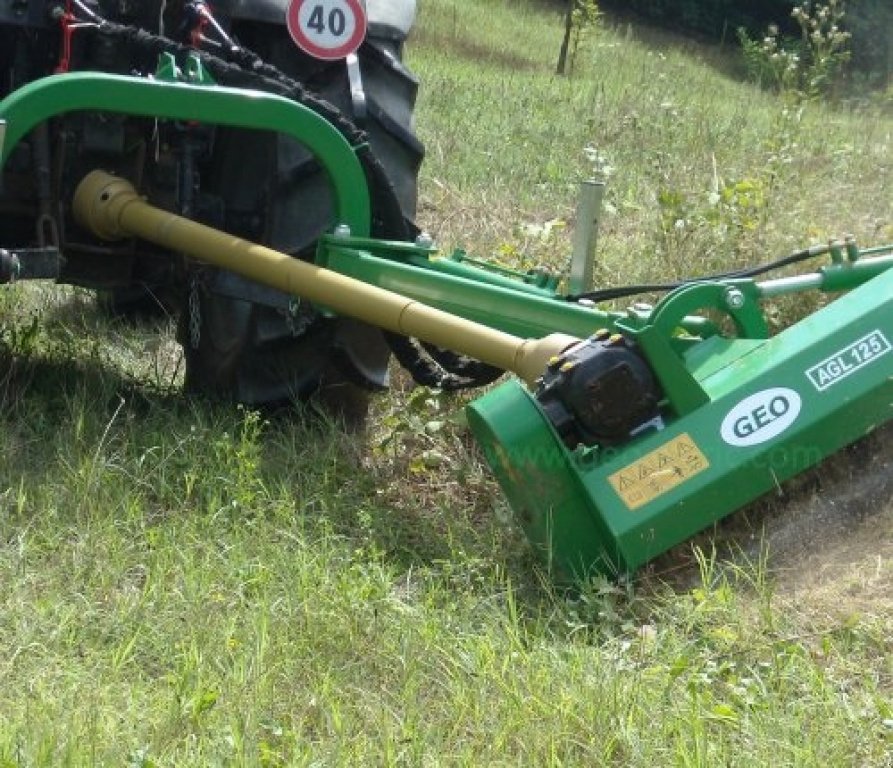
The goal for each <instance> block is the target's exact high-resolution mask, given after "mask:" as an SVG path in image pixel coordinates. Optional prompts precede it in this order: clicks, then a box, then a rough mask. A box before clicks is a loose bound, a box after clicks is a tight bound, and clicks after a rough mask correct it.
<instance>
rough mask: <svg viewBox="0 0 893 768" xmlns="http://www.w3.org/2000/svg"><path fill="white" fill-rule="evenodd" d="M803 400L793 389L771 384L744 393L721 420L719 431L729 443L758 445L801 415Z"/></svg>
mask: <svg viewBox="0 0 893 768" xmlns="http://www.w3.org/2000/svg"><path fill="white" fill-rule="evenodd" d="M801 405H802V400H801V399H800V395H799V394H798V393H797V392H795V391H794V390H793V389H787V388H785V387H773V388H772V389H764V390H763V391H762V392H756V393H754V394H753V395H750V396H749V397H745V398H744V399H743V400H742V401H741V402H740V403H738V405H736V406H735V407H734V408H732V410H731V411H729V412H728V414H727V415H726V417H725V418H724V419H723V420H722V427H721V428H720V434H721V435H722V439H723V440H725V441H726V442H727V443H728V444H729V445H734V446H738V447H746V446H749V445H759V444H760V443H765V442H766V441H767V440H771V439H772V438H773V437H778V436H779V435H780V434H781V433H782V432H784V431H785V430H786V429H787V428H788V427H789V426H791V424H793V423H794V422H795V421H796V420H797V416H799V415H800V407H801Z"/></svg>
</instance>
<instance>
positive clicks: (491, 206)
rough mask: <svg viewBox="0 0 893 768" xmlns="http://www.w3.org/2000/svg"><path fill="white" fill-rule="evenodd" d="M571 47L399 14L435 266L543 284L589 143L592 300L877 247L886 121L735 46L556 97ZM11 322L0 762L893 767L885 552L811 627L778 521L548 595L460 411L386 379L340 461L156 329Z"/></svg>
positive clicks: (34, 310) (54, 303) (588, 72)
mask: <svg viewBox="0 0 893 768" xmlns="http://www.w3.org/2000/svg"><path fill="white" fill-rule="evenodd" d="M559 21H560V20H559V18H558V15H557V14H554V13H553V14H551V15H549V14H544V13H542V12H540V11H537V10H535V9H534V8H533V7H532V6H528V5H526V4H524V3H520V2H512V3H508V2H474V3H473V2H470V0H468V1H463V2H460V1H459V0H455V1H453V2H451V1H450V0H426V2H423V3H421V9H420V19H419V24H418V28H417V31H416V34H415V37H414V39H413V40H412V41H410V45H409V49H408V57H409V60H410V63H411V65H412V67H413V68H414V69H415V70H416V71H417V72H418V73H419V74H420V77H421V79H422V82H423V91H422V97H421V100H420V104H419V110H418V121H419V126H418V127H419V132H420V134H421V135H422V137H423V139H424V140H425V142H426V144H427V145H428V147H429V156H428V160H427V163H426V167H425V170H424V174H423V180H422V188H423V195H422V207H421V214H420V219H421V220H422V222H423V223H424V224H425V226H427V227H429V228H430V229H431V230H432V232H435V233H436V234H437V236H438V238H439V239H440V240H442V241H443V242H444V243H455V244H462V245H464V246H466V247H468V248H469V249H470V250H472V251H474V252H475V253H478V254H481V255H485V256H487V255H491V254H492V253H496V254H499V255H500V258H504V259H515V260H520V261H522V262H524V261H532V260H534V259H547V260H549V261H550V262H551V263H553V264H555V265H560V264H561V263H563V259H564V254H566V252H567V250H568V247H569V245H568V243H569V236H568V232H567V231H564V230H562V229H561V228H560V227H559V228H557V229H555V230H554V233H553V235H552V236H550V237H549V238H545V239H543V238H540V237H539V236H534V235H531V234H530V233H529V231H528V233H527V234H525V230H524V225H526V224H531V223H533V224H542V223H544V222H546V221H549V220H552V219H563V220H567V221H570V219H571V216H572V212H573V202H574V189H575V185H576V183H577V181H578V180H579V179H580V178H582V177H583V176H584V175H585V174H586V173H587V172H588V170H589V169H588V163H587V161H586V159H585V157H584V155H583V148H584V147H585V146H587V145H594V146H597V147H598V149H599V150H600V151H601V152H602V153H603V154H604V155H605V156H606V157H607V158H608V161H609V162H610V164H611V165H612V166H613V167H614V169H615V170H614V174H613V175H612V177H611V179H610V192H609V197H608V200H609V203H610V205H611V211H612V212H611V213H608V214H607V216H606V218H605V222H604V227H603V230H602V239H601V246H600V258H601V259H602V262H601V275H600V279H601V280H602V281H606V282H611V283H613V284H616V283H619V282H626V281H631V280H639V279H642V278H647V277H653V276H656V275H661V276H666V275H668V274H669V273H673V274H692V273H698V272H701V271H704V270H706V269H713V268H720V267H728V266H731V265H732V264H734V263H740V262H752V261H754V260H757V259H761V258H763V257H765V256H766V255H769V254H776V253H783V252H786V251H787V250H789V249H790V248H792V247H794V246H795V245H802V244H805V243H807V242H812V241H815V240H816V239H823V238H825V237H827V236H829V235H830V234H836V233H840V232H842V231H853V232H855V233H856V234H857V235H858V236H859V238H860V240H861V241H863V242H865V243H868V242H874V241H878V240H880V239H883V238H887V239H893V230H891V229H890V227H891V222H893V196H891V194H890V159H889V158H890V142H891V134H893V121H891V119H890V118H889V117H885V116H883V115H882V114H880V113H875V112H872V111H871V110H869V109H865V110H863V111H861V112H856V113H852V112H848V111H845V110H843V109H833V108H829V107H825V106H822V105H815V104H810V105H807V106H806V108H805V109H804V111H803V113H802V115H799V116H798V115H797V113H796V112H794V111H792V110H791V108H790V107H789V106H786V105H785V104H784V103H783V102H782V101H781V100H780V99H779V98H778V97H776V96H774V95H771V94H767V93H763V92H760V91H758V90H755V89H754V88H752V87H751V86H749V85H747V84H746V83H742V82H740V81H737V80H735V79H732V78H730V77H729V76H728V75H727V74H725V73H724V71H725V70H724V69H719V68H717V67H716V66H714V65H713V63H714V62H716V61H717V60H720V61H721V60H724V58H723V57H724V54H723V52H717V51H714V50H708V49H704V48H703V47H698V46H695V45H691V44H687V43H684V42H680V41H677V40H674V39H673V38H671V37H665V38H660V39H658V40H657V41H655V39H654V35H655V33H653V32H651V31H648V30H637V29H635V28H631V29H628V28H627V27H625V26H624V27H622V28H620V29H617V30H614V29H611V28H610V25H609V27H608V28H606V29H604V30H602V31H601V32H600V33H599V34H598V35H596V36H595V37H594V38H593V39H591V41H590V42H589V44H588V47H587V48H586V49H585V50H584V51H583V52H581V54H580V56H579V58H578V71H577V73H576V74H575V75H574V77H573V78H570V79H556V78H555V77H554V76H553V75H552V69H553V67H554V58H555V56H557V50H558V42H559V36H560V31H561V30H560V23H559ZM785 110H787V112H785ZM745 180H749V181H750V183H751V184H752V185H754V186H755V187H757V188H758V189H759V191H760V195H759V196H758V197H759V200H760V202H759V203H758V204H756V205H755V206H748V205H745V204H744V203H740V202H739V203H736V204H735V205H730V206H728V210H725V209H723V210H721V211H720V212H719V214H718V215H714V213H713V212H712V209H711V206H710V203H709V200H708V197H709V194H710V192H711V191H713V190H714V188H715V187H716V186H717V185H718V186H719V188H720V189H722V188H723V187H728V186H731V185H732V184H733V183H734V182H743V181H745ZM661 191H664V192H665V193H666V194H665V195H664V200H665V203H664V205H663V207H662V206H661V203H660V202H659V193H660V192H661ZM666 201H669V202H666ZM752 208H753V210H752ZM677 209H678V210H677ZM676 216H679V217H681V218H682V220H683V221H684V222H685V223H684V226H683V227H682V231H681V233H680V231H679V230H677V228H676V227H675V221H676V219H675V218H672V217H676ZM671 219H672V220H671ZM668 222H669V223H670V224H671V227H670V228H669V230H668V227H667V224H668ZM0 312H2V315H3V317H4V330H3V335H2V337H0V343H2V345H3V357H2V363H3V369H2V374H3V375H2V381H3V387H2V389H0V397H2V400H0V419H2V425H0V766H2V767H3V768H6V766H32V765H48V766H50V765H51V766H57V765H74V766H80V765H116V766H117V765H127V766H189V765H195V766H206V765H263V766H278V765H307V766H311V765H314V766H329V765H345V766H348V765H349V766H354V765H363V766H365V765H369V766H378V765H394V766H403V765H405V766H415V765H419V766H428V765H468V766H478V765H506V766H509V765H513V766H514V765H517V766H528V765H554V766H559V765H565V766H577V765H616V766H655V765H680V766H717V765H734V766H739V765H740V766H749V765H772V766H780V765H803V766H812V765H815V766H823V765H834V766H838V765H839V766H844V765H853V766H884V765H890V764H891V763H893V742H891V739H893V700H891V684H893V666H891V662H893V656H891V650H890V636H891V630H893V627H891V622H890V618H889V617H890V613H889V611H888V610H886V609H887V607H889V601H888V600H887V599H886V597H885V595H884V588H885V587H888V586H889V585H890V573H891V571H890V567H889V559H887V552H888V550H887V549H883V548H881V547H880V545H879V544H878V543H877V542H874V543H872V542H869V543H868V544H867V546H866V552H865V553H864V555H865V557H867V558H868V559H869V560H870V561H871V562H872V568H874V565H873V562H874V557H875V556H876V558H877V564H876V570H873V571H872V573H873V576H871V577H869V576H866V577H865V578H864V579H863V580H861V581H855V582H854V581H853V580H849V581H845V582H844V581H843V580H841V582H840V585H839V586H838V585H837V584H836V583H832V584H831V585H830V594H829V585H828V583H827V581H823V580H822V579H821V578H820V577H819V575H816V582H817V586H819V585H821V586H822V588H823V590H824V591H823V595H822V599H821V601H818V602H817V601H814V600H811V599H810V594H811V592H810V589H809V588H808V589H807V591H806V593H805V596H804V593H803V592H798V593H792V592H790V591H789V590H788V589H786V587H785V583H784V576H783V575H778V574H776V573H775V572H774V571H773V570H772V569H771V567H770V565H771V564H770V562H769V561H768V560H767V558H766V551H765V548H764V547H762V546H761V545H760V543H759V541H758V540H757V541H751V539H750V537H751V536H753V535H755V536H757V538H758V537H759V531H760V526H761V525H762V522H763V520H762V519H761V516H762V517H763V518H765V517H766V516H769V517H771V516H773V515H774V516H775V517H776V518H777V517H779V516H783V515H784V512H785V511H784V509H783V508H782V509H781V510H778V509H776V510H769V511H767V510H766V508H765V506H763V507H759V508H756V509H753V510H751V511H750V512H749V513H748V516H747V519H741V518H740V516H739V518H738V519H737V521H736V522H735V523H733V527H732V529H731V530H720V531H719V533H720V535H721V538H729V536H730V535H731V536H732V538H733V540H734V541H736V542H738V543H739V545H740V551H739V552H738V554H737V555H735V556H733V557H731V558H730V557H729V556H728V555H722V556H714V555H712V554H710V553H711V552H712V549H711V537H710V536H705V537H702V538H701V539H699V543H700V545H701V546H702V548H703V550H704V552H706V553H707V554H706V555H705V554H701V552H700V550H696V551H695V553H694V554H692V551H691V549H690V548H689V547H688V546H683V547H680V548H678V550H677V551H676V552H674V553H672V555H671V556H670V557H669V558H665V559H664V560H662V561H661V563H659V564H658V566H656V568H654V569H650V570H648V571H647V572H646V573H644V574H642V575H640V576H639V578H638V579H637V580H636V581H634V582H632V583H628V584H622V585H619V586H618V585H611V584H607V583H595V584H592V585H589V586H587V587H586V588H585V589H584V590H583V591H582V592H581V593H578V594H565V593H559V592H557V591H555V590H554V589H553V588H552V587H551V586H550V585H549V583H548V581H547V579H546V578H545V577H544V576H543V575H542V574H541V572H540V571H539V570H538V569H537V567H536V565H535V563H534V562H533V560H532V558H531V556H530V554H529V553H528V551H527V549H526V547H525V544H524V542H523V540H522V539H521V537H520V535H519V533H518V531H517V529H516V527H515V526H514V525H513V524H512V523H511V520H510V517H509V514H508V510H507V508H506V505H505V503H504V502H503V501H502V500H501V498H500V495H499V492H498V489H497V487H496V485H495V483H494V482H493V481H492V480H491V479H490V478H489V477H488V475H487V473H486V471H485V469H484V468H483V466H482V464H481V461H480V459H479V457H478V456H477V454H476V453H475V451H474V448H473V446H472V444H471V441H470V438H469V436H468V435H467V434H466V432H465V431H464V430H463V428H462V426H461V423H459V420H458V419H456V418H455V416H456V415H457V413H458V411H459V408H460V403H458V402H456V401H453V400H450V399H448V398H443V397H438V396H434V395H432V394H430V393H426V392H423V391H422V392H418V391H417V392H409V391H406V390H405V388H404V387H403V383H404V382H403V380H402V379H400V378H399V377H398V386H397V387H396V388H395V391H394V392H393V393H392V394H390V395H388V396H385V397H381V398H379V399H378V400H377V401H376V402H375V404H374V406H373V412H372V418H371V419H370V424H369V427H368V429H367V430H366V431H365V432H363V433H360V434H357V433H351V432H349V431H347V430H345V429H343V428H341V426H340V425H338V424H337V423H334V422H333V421H332V418H331V417H329V416H327V415H325V414H320V413H305V414H301V413H298V412H297V411H296V412H295V413H294V414H292V415H285V416H280V417H278V418H276V419H275V420H271V421H266V420H265V419H264V417H263V416H261V415H259V414H257V413H255V412H252V411H250V410H244V409H237V408H233V407H229V406H226V405H220V404H212V403H207V402H203V401H195V400H189V399H186V398H184V397H183V396H182V395H181V394H180V393H179V391H178V386H179V381H180V376H181V371H180V369H179V358H178V355H177V350H176V346H175V345H174V343H173V341H172V328H171V326H170V324H162V325H161V326H160V327H151V328H137V329H134V328H132V327H129V326H125V325H122V324H119V323H114V322H110V321H108V320H105V319H103V318H102V317H101V316H99V315H98V314H97V313H96V312H95V311H94V309H93V304H92V300H91V299H90V298H89V297H88V296H86V295H85V294H83V293H82V292H80V291H70V290H69V291H55V290H48V289H45V288H37V287H35V286H23V287H16V288H12V289H8V290H4V291H3V292H2V293H0ZM870 464H871V462H870V461H866V460H864V459H860V460H859V467H860V470H861V469H866V468H867V467H868V465H870ZM878 505H879V506H882V504H881V502H879V503H878ZM883 516H884V517H885V519H886V518H887V517H889V514H888V512H885V513H884V515H883ZM722 551H723V552H726V551H727V550H722ZM770 554H771V553H770ZM861 554H863V553H860V555H861ZM882 556H883V557H882ZM807 583H809V579H807ZM872 585H873V586H872ZM872 589H875V590H876V593H872Z"/></svg>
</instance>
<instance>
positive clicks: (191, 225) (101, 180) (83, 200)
mask: <svg viewBox="0 0 893 768" xmlns="http://www.w3.org/2000/svg"><path fill="white" fill-rule="evenodd" d="M74 215H75V218H76V219H77V221H78V223H80V224H81V226H83V227H85V228H87V229H89V230H91V231H92V232H94V233H95V234H96V235H97V236H99V237H101V238H103V239H105V240H120V239H122V238H125V237H139V238H142V239H144V240H148V241H150V242H152V243H155V244H156V245H160V246H163V247H165V248H169V249H170V250H172V251H177V252H181V253H185V254H187V255H188V256H191V257H192V258H195V259H198V260H199V261H203V262H205V263H207V264H212V265H214V266H217V267H222V268H223V269H227V270H230V271H231V272H236V273H238V274H240V275H242V276H243V277H246V278H248V279H250V280H254V281H255V282H258V283H263V284H265V285H268V286H270V287H271V288H276V289H278V290H280V291H283V292H285V293H289V294H292V295H294V296H299V297H301V298H304V299H307V300H308V301H311V302H313V303H315V304H319V305H320V306H324V307H327V308H329V309H331V310H332V311H334V312H336V313H338V314H342V315H346V316H349V317H354V318H356V319H358V320H362V321H364V322H366V323H369V324H371V325H375V326H378V327H380V328H384V329H386V330H389V331H394V332H396V333H400V334H403V335H404V336H413V337H415V338H418V339H421V340H423V341H427V342H430V343H432V344H435V345H437V346H439V347H444V348H445V349H451V350H453V351H455V352H459V353H461V354H463V355H468V356H469V357H472V358H475V359H477V360H482V361H484V362H485V363H489V364H490V365H494V366H496V367H498V368H504V369H506V370H509V371H512V372H514V373H516V374H517V375H518V376H520V377H521V378H522V379H523V380H524V381H525V382H527V383H528V384H532V383H533V382H534V381H535V380H536V378H537V377H539V376H540V375H541V374H542V372H543V371H544V370H545V368H546V365H547V363H548V361H549V359H550V358H551V357H553V356H555V355H559V354H560V353H561V352H563V351H564V350H565V349H567V348H568V347H569V346H571V345H572V344H574V343H576V342H577V339H575V338H574V337H572V336H567V335H565V334H559V333H554V334H550V335H549V336H546V337H544V338H542V339H521V338H519V337H517V336H512V335H511V334H508V333H503V332H502V331H498V330H495V329H493V328H490V327H488V326H486V325H481V324H480V323H475V322H472V321H471V320H466V319H464V318H462V317H457V316H456V315H451V314H449V313H447V312H444V311H442V310H439V309H435V308H433V307H430V306H428V305H426V304H421V303H420V302H418V301H415V300H413V299H409V298H407V297H405V296H401V295H400V294H398V293H394V292H393V291H388V290H385V289H383V288H378V287H376V286H372V285H368V284H366V283H364V282H362V281H360V280H355V279H354V278H351V277H346V276H345V275H342V274H340V273H338V272H333V271H332V270H330V269H325V268H323V267H319V266H316V265H315V264H308V263H306V262H303V261H300V260H299V259H295V258H292V257H291V256H288V255H287V254H284V253H280V252H279V251H275V250H273V249H272V248H266V247H265V246H262V245H258V244H257V243H251V242H248V241H247V240H243V239H241V238H239V237H235V236H233V235H228V234H226V233H225V232H221V231H219V230H216V229H213V228H211V227H207V226H205V225H203V224H197V223H196V222H194V221H190V220H189V219H185V218H183V217H182V216H177V215H176V214H173V213H169V212H168V211H163V210H161V209H159V208H156V207H154V206H153V205H150V204H149V203H147V202H146V201H145V200H143V199H142V198H140V197H139V195H137V193H136V190H135V189H134V188H133V186H132V185H131V184H130V182H128V181H126V180H125V179H120V178H117V177H115V176H112V175H110V174H108V173H105V172H104V171H93V172H92V173H90V174H88V175H87V176H86V177H85V178H84V179H83V181H81V183H80V184H79V185H78V188H77V190H76V191H75V195H74Z"/></svg>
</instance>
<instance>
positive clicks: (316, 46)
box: [286, 0, 366, 61]
mask: <svg viewBox="0 0 893 768" xmlns="http://www.w3.org/2000/svg"><path fill="white" fill-rule="evenodd" d="M286 26H287V27H288V32H289V34H290V35H291V37H292V39H293V40H294V41H295V43H296V44H297V45H298V47H299V48H300V49H301V50H302V51H304V52H306V53H308V54H310V55H311V56H313V57H314V58H317V59H323V60H325V61H334V60H337V59H343V58H345V57H346V56H349V55H350V54H351V53H355V52H356V50H357V48H359V47H360V45H361V43H362V42H363V38H365V37H366V8H365V7H364V3H363V2H361V0H290V2H289V4H288V10H287V11H286Z"/></svg>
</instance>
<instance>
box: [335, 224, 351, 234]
mask: <svg viewBox="0 0 893 768" xmlns="http://www.w3.org/2000/svg"><path fill="white" fill-rule="evenodd" d="M335 237H350V226H349V225H347V224H336V225H335Z"/></svg>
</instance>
